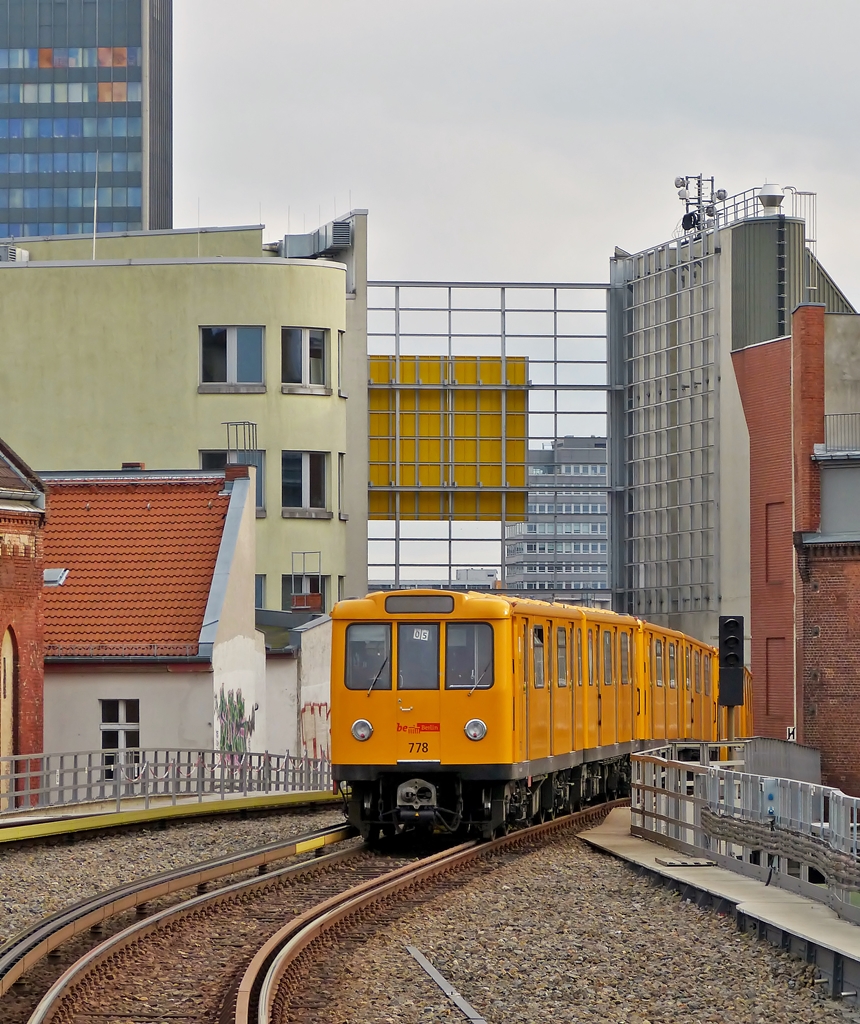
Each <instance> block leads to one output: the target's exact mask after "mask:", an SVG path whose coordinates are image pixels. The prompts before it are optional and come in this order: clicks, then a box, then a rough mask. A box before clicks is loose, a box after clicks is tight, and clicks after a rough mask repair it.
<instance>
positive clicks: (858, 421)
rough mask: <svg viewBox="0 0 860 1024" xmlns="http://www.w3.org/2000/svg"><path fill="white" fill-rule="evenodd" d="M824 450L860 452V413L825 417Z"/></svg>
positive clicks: (829, 414)
mask: <svg viewBox="0 0 860 1024" xmlns="http://www.w3.org/2000/svg"><path fill="white" fill-rule="evenodd" d="M824 450H825V451H828V452H860V412H840V413H828V414H827V415H826V416H825V417H824Z"/></svg>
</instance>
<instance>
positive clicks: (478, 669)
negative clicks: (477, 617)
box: [445, 622, 493, 690]
mask: <svg viewBox="0 0 860 1024" xmlns="http://www.w3.org/2000/svg"><path fill="white" fill-rule="evenodd" d="M492 685H493V627H492V626H489V625H487V623H486V622H449V623H448V624H447V626H446V627H445V689H446V690H489V688H490V687H491V686H492Z"/></svg>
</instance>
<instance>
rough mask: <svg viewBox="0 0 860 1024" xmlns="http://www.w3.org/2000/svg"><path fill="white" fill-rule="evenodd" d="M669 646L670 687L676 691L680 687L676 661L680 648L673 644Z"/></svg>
mask: <svg viewBox="0 0 860 1024" xmlns="http://www.w3.org/2000/svg"><path fill="white" fill-rule="evenodd" d="M667 646H668V648H669V686H670V687H671V688H672V689H673V690H674V689H676V687H677V685H678V682H677V677H676V676H675V660H676V656H677V651H678V646H677V644H673V643H670V644H668V645H667Z"/></svg>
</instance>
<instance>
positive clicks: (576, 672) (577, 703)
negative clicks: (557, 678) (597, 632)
mask: <svg viewBox="0 0 860 1024" xmlns="http://www.w3.org/2000/svg"><path fill="white" fill-rule="evenodd" d="M582 649H583V639H582V625H581V623H577V624H576V628H575V630H574V644H573V658H572V661H571V667H572V670H573V671H572V673H571V674H572V678H573V686H572V690H573V694H572V696H573V746H574V749H575V750H584V749H585V747H586V742H585V687H584V686H583V683H584V682H585V663H584V660H583V651H582Z"/></svg>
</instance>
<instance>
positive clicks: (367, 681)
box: [344, 622, 391, 693]
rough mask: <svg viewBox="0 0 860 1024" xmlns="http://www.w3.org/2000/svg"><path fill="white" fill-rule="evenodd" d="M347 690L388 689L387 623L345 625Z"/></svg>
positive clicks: (389, 637)
mask: <svg viewBox="0 0 860 1024" xmlns="http://www.w3.org/2000/svg"><path fill="white" fill-rule="evenodd" d="M344 682H345V683H346V688H347V690H367V691H368V693H369V692H370V691H371V690H390V689H391V626H389V625H388V623H370V622H367V623H365V622H356V623H353V624H352V625H351V626H347V627H346V678H345V680H344Z"/></svg>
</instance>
